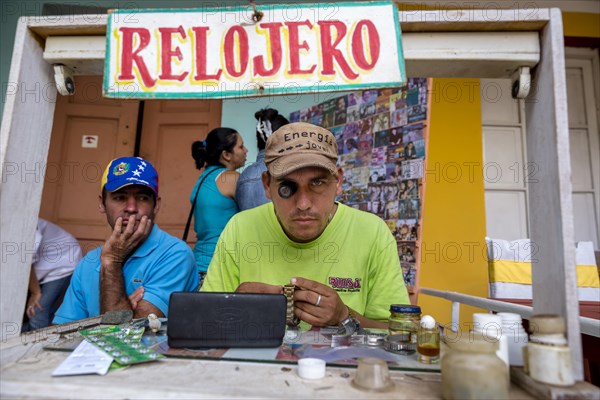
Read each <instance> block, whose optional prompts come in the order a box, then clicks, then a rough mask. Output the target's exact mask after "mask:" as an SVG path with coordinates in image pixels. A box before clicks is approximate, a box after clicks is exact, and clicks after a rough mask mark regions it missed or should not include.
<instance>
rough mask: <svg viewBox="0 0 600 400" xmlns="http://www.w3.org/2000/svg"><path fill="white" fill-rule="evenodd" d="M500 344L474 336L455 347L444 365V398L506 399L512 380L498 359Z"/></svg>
mask: <svg viewBox="0 0 600 400" xmlns="http://www.w3.org/2000/svg"><path fill="white" fill-rule="evenodd" d="M498 343H499V342H497V341H496V342H494V341H489V339H487V338H484V337H483V335H482V334H480V333H476V332H472V333H469V334H463V336H462V337H461V338H460V339H459V340H457V341H454V342H452V343H449V347H450V348H449V351H448V352H446V353H445V354H444V356H443V357H442V361H441V369H442V397H443V398H444V399H446V400H452V399H461V400H469V399H507V398H508V392H509V388H510V378H509V373H508V369H507V368H506V364H505V363H504V362H503V361H502V360H501V359H500V358H499V357H498V356H497V355H496V350H497V349H498Z"/></svg>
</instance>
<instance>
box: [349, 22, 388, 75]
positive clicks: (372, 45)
mask: <svg viewBox="0 0 600 400" xmlns="http://www.w3.org/2000/svg"><path fill="white" fill-rule="evenodd" d="M363 27H364V28H365V29H366V31H367V37H368V38H369V45H368V46H365V43H364V42H363V34H362V33H363ZM380 47H381V44H380V42H379V33H378V32H377V28H376V27H375V24H374V23H373V22H372V21H369V20H366V19H361V20H360V21H358V24H356V28H355V29H354V33H353V34H352V56H353V57H354V62H356V65H358V67H359V68H361V69H364V70H369V69H373V67H374V66H375V64H377V60H379V51H380ZM366 49H369V55H370V58H371V60H370V61H367V56H366V54H365V50H366Z"/></svg>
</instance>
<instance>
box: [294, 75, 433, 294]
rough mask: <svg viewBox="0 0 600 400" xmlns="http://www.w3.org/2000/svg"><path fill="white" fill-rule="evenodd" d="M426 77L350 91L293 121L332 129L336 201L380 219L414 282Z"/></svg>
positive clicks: (406, 274) (296, 113)
mask: <svg viewBox="0 0 600 400" xmlns="http://www.w3.org/2000/svg"><path fill="white" fill-rule="evenodd" d="M427 88H428V80H427V78H410V79H408V82H407V83H406V85H404V86H401V87H397V88H385V89H371V90H363V91H355V92H350V93H347V94H345V95H343V96H339V97H335V98H332V99H328V100H326V101H324V102H322V103H319V104H315V105H313V106H311V107H308V108H305V109H302V110H298V111H294V112H292V113H291V114H290V118H289V120H290V122H299V121H301V122H309V123H312V124H315V125H319V126H322V127H324V128H327V129H329V130H330V131H331V132H332V133H333V134H334V135H335V138H336V140H337V144H338V156H339V157H338V164H339V167H341V168H342V170H343V172H344V181H343V185H342V188H343V193H342V195H341V196H340V197H339V198H338V199H337V200H338V201H340V202H342V203H344V204H346V205H348V206H350V207H354V208H358V209H360V210H363V211H367V212H370V213H373V214H376V215H377V216H379V217H380V218H382V219H383V220H384V221H385V222H386V224H387V225H388V227H389V228H390V231H391V232H392V234H393V235H394V237H395V238H396V241H397V243H398V254H399V257H400V265H401V267H402V273H403V276H404V281H405V282H406V285H407V286H408V287H409V289H411V288H413V287H414V286H415V282H416V274H417V268H418V263H417V250H418V243H419V237H420V225H419V217H420V215H421V204H422V201H423V199H422V178H423V162H424V159H425V137H426V128H427V125H428V124H427V104H428V102H427V100H428V99H427Z"/></svg>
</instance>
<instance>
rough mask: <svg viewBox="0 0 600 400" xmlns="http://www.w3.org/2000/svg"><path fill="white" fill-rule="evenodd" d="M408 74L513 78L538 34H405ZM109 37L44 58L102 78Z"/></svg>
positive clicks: (62, 47)
mask: <svg viewBox="0 0 600 400" xmlns="http://www.w3.org/2000/svg"><path fill="white" fill-rule="evenodd" d="M402 46H403V51H404V58H405V60H406V73H407V75H408V76H415V77H420V76H427V77H449V76H452V77H481V78H507V77H510V76H511V74H512V73H513V72H514V71H516V70H517V69H518V68H519V67H534V66H535V65H536V64H537V63H538V62H539V60H540V45H539V35H538V33H537V32H479V33H475V32H450V33H439V32H434V33H428V32H421V33H416V32H414V33H405V34H404V35H403V38H402ZM105 48H106V37H104V36H49V37H47V38H46V47H45V49H44V60H46V61H47V62H49V63H51V64H56V63H59V64H65V65H67V66H69V67H70V68H71V69H72V70H73V71H74V73H75V75H102V74H103V73H104V57H105Z"/></svg>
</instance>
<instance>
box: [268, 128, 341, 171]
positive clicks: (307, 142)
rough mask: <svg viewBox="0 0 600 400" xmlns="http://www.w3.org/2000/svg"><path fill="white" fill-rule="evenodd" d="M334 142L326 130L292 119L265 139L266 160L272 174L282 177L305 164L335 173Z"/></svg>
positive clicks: (335, 146)
mask: <svg viewBox="0 0 600 400" xmlns="http://www.w3.org/2000/svg"><path fill="white" fill-rule="evenodd" d="M337 152H338V148H337V142H336V140H335V137H334V136H333V134H332V133H331V132H329V131H328V130H327V129H325V128H322V127H320V126H317V125H313V124H309V123H306V122H293V123H291V124H287V125H284V126H282V127H281V128H279V129H277V130H276V131H275V132H273V134H272V135H271V136H270V137H269V139H268V140H267V144H266V146H265V163H266V164H267V169H268V170H269V173H270V174H271V176H273V177H275V178H281V177H282V176H285V175H288V174H290V173H292V172H294V171H297V170H299V169H301V168H306V167H319V168H324V169H326V170H328V171H329V172H331V173H332V174H333V175H336V174H337V166H336V163H337Z"/></svg>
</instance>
